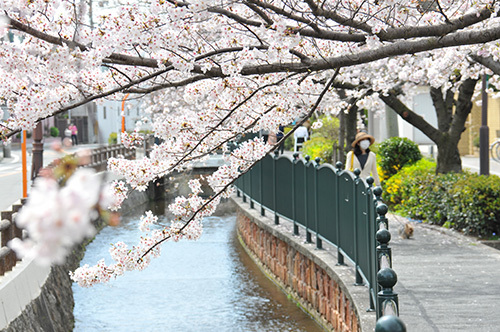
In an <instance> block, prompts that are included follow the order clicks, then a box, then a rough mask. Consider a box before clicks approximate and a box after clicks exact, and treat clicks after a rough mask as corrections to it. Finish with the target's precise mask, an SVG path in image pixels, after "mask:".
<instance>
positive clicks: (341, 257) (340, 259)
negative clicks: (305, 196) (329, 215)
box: [335, 161, 346, 265]
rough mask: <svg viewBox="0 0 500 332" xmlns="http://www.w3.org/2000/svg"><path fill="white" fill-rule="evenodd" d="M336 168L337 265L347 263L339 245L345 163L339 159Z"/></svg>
mask: <svg viewBox="0 0 500 332" xmlns="http://www.w3.org/2000/svg"><path fill="white" fill-rule="evenodd" d="M335 168H336V169H337V170H336V171H335V175H336V176H337V178H336V179H337V181H335V192H336V193H337V197H336V200H335V213H336V219H337V231H336V234H335V236H336V239H335V243H337V265H346V264H345V262H344V255H343V254H342V252H341V251H340V246H339V236H340V211H339V206H340V204H339V197H340V195H339V194H338V192H339V178H340V173H341V172H342V169H343V168H344V165H343V164H342V163H341V162H340V161H337V163H336V164H335Z"/></svg>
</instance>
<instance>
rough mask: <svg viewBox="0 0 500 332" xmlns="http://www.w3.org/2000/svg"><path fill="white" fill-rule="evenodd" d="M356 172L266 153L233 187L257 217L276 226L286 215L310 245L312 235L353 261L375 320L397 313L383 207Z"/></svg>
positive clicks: (340, 259)
mask: <svg viewBox="0 0 500 332" xmlns="http://www.w3.org/2000/svg"><path fill="white" fill-rule="evenodd" d="M359 174H360V171H359V170H355V171H354V173H353V172H350V171H346V170H343V169H342V163H337V164H336V167H333V166H332V165H330V164H323V165H320V164H319V158H317V160H315V161H312V160H309V158H308V157H307V156H306V159H299V158H298V154H295V155H294V158H293V159H290V158H289V157H287V156H280V157H278V156H277V155H275V156H274V157H273V156H271V155H268V156H266V157H265V158H264V159H262V160H261V161H260V162H259V163H258V164H256V165H255V166H254V167H253V168H252V169H251V170H249V171H248V172H247V173H245V174H244V175H243V176H242V177H240V178H239V179H238V180H237V181H236V187H237V189H238V191H237V194H238V195H239V196H243V197H242V198H243V201H245V202H246V201H247V200H249V203H250V207H251V208H254V205H255V203H257V204H259V205H260V212H261V215H265V214H266V210H268V211H270V212H271V213H272V214H273V215H274V221H275V223H276V224H279V222H280V218H286V219H288V220H290V221H292V222H293V224H294V233H295V235H299V232H300V231H303V232H305V236H306V241H307V242H310V243H312V242H313V236H314V240H315V244H316V247H317V248H318V249H321V248H322V247H323V242H324V241H326V242H328V243H330V244H331V245H333V246H335V247H336V248H337V257H338V258H337V259H338V264H345V259H347V260H349V261H351V262H352V264H353V265H354V266H355V273H356V283H357V284H359V285H362V284H366V285H367V286H368V289H369V297H370V303H369V304H367V306H369V308H368V309H369V310H374V311H376V312H377V318H379V317H381V316H383V315H385V314H388V315H395V316H397V315H398V312H399V308H398V297H397V294H395V293H394V292H393V291H392V288H393V286H394V284H395V283H396V280H397V277H396V274H395V273H394V271H393V270H392V264H391V262H392V260H391V249H390V247H389V246H388V242H389V240H390V233H389V232H388V222H387V218H386V217H385V214H386V213H387V206H386V205H385V204H383V203H382V202H381V197H380V196H381V194H382V190H381V188H380V187H377V188H374V187H373V178H371V177H370V178H368V179H366V180H363V179H361V178H359ZM384 264H385V265H384ZM380 281H382V284H378V282H380ZM384 308H386V309H387V310H385V309H384ZM390 310H392V311H390Z"/></svg>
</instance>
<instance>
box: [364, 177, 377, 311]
mask: <svg viewBox="0 0 500 332" xmlns="http://www.w3.org/2000/svg"><path fill="white" fill-rule="evenodd" d="M374 182H375V180H374V179H373V178H372V177H371V176H369V177H367V178H366V183H367V184H368V188H367V189H366V190H367V192H366V195H367V200H366V204H367V206H366V211H367V213H368V218H367V220H368V232H367V233H366V237H367V238H366V242H367V243H368V244H369V245H368V250H369V253H368V261H369V264H370V271H369V272H368V273H369V274H370V278H369V279H370V307H369V308H368V309H367V310H366V311H368V312H372V311H375V297H376V296H377V289H378V286H377V267H378V264H377V259H376V258H377V249H376V244H375V223H376V218H375V210H374V209H373V208H372V205H371V203H372V201H371V199H372V194H373V183H374Z"/></svg>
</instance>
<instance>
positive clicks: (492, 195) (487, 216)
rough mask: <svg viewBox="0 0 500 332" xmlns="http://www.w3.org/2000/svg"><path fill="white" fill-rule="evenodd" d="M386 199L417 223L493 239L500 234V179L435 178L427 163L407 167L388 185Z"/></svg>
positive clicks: (450, 175)
mask: <svg viewBox="0 0 500 332" xmlns="http://www.w3.org/2000/svg"><path fill="white" fill-rule="evenodd" d="M384 189H385V190H384V199H385V201H386V202H387V203H388V204H389V205H391V206H392V209H393V210H394V211H396V212H399V213H401V214H403V215H406V216H408V217H410V218H413V219H419V220H423V221H425V222H428V223H431V224H436V225H440V226H444V227H448V228H453V229H456V230H459V231H461V232H464V233H465V234H469V235H475V236H480V237H487V238H489V237H492V236H496V235H498V234H499V233H500V178H499V177H498V176H495V175H490V176H483V175H478V174H475V173H470V172H463V173H448V174H439V175H436V174H435V163H434V162H432V161H429V160H426V159H423V160H420V161H419V162H417V163H415V164H413V165H410V166H406V167H403V168H402V169H401V170H400V171H399V172H398V173H397V174H396V175H394V176H392V177H391V178H389V179H388V180H387V181H386V182H385V188H384Z"/></svg>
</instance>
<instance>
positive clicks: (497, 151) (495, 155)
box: [490, 138, 500, 163]
mask: <svg viewBox="0 0 500 332" xmlns="http://www.w3.org/2000/svg"><path fill="white" fill-rule="evenodd" d="M490 154H491V158H492V159H493V160H494V161H496V162H497V163H500V138H497V139H496V141H495V142H493V143H491V145H490Z"/></svg>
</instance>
